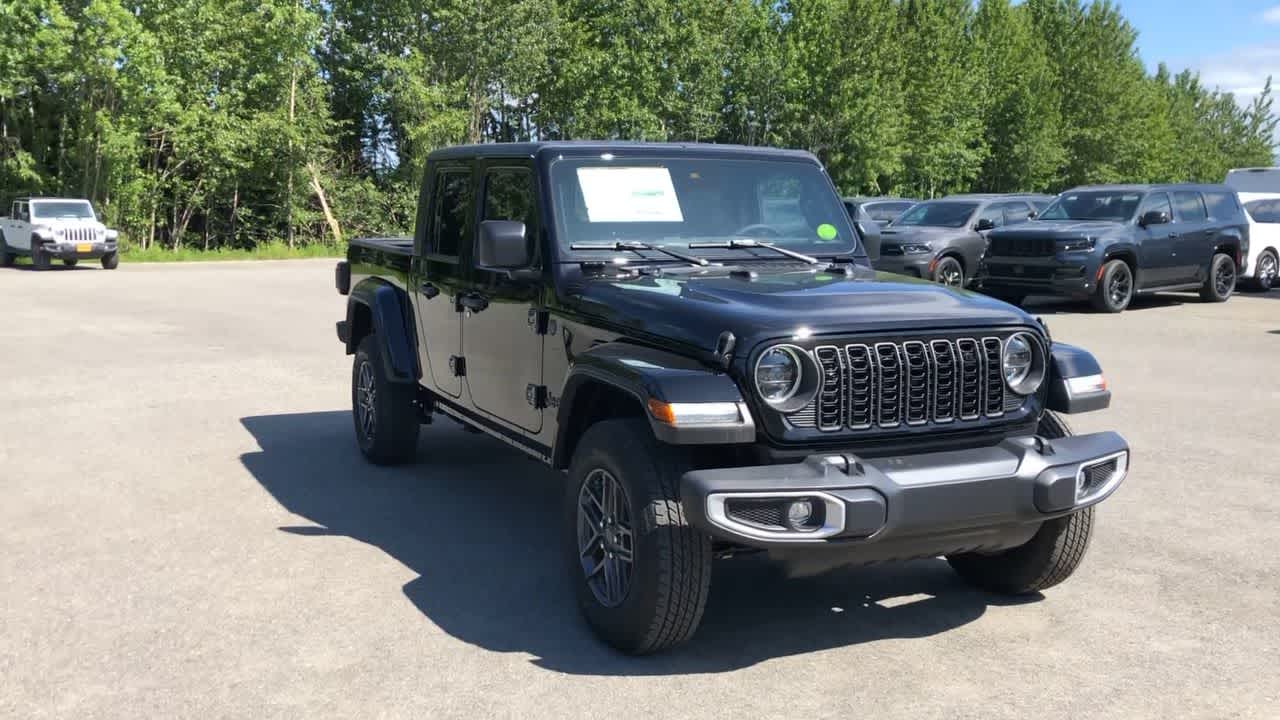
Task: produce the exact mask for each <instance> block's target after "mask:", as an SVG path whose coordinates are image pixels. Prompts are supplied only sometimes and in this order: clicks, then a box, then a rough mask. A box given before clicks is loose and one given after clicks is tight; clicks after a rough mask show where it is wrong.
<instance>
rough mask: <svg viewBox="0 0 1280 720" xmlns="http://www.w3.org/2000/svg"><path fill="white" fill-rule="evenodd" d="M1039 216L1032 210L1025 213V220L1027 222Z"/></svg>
mask: <svg viewBox="0 0 1280 720" xmlns="http://www.w3.org/2000/svg"><path fill="white" fill-rule="evenodd" d="M1039 214H1040V213H1037V212H1036V211H1035V210H1032V211H1031V212H1029V213H1027V219H1028V220H1035V219H1036V215H1039Z"/></svg>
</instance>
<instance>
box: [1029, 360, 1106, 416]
mask: <svg viewBox="0 0 1280 720" xmlns="http://www.w3.org/2000/svg"><path fill="white" fill-rule="evenodd" d="M1049 359H1050V362H1049V398H1048V402H1047V403H1046V405H1045V408H1046V409H1047V410H1052V411H1054V412H1059V413H1064V414H1068V415H1070V414H1076V413H1083V412H1091V411H1093V410H1103V409H1105V408H1107V407H1109V406H1110V405H1111V391H1110V390H1106V389H1103V390H1099V391H1096V392H1090V393H1085V394H1080V393H1072V392H1071V391H1070V389H1069V387H1068V385H1067V380H1069V379H1071V378H1081V377H1089V376H1091V375H1101V374H1102V366H1101V365H1099V364H1098V360H1097V358H1095V357H1094V356H1093V354H1092V353H1090V352H1089V351H1088V350H1085V349H1084V348H1081V347H1077V346H1075V345H1068V344H1066V343H1060V342H1055V343H1053V344H1052V345H1051V346H1050V349H1049Z"/></svg>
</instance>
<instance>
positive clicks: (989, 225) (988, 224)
mask: <svg viewBox="0 0 1280 720" xmlns="http://www.w3.org/2000/svg"><path fill="white" fill-rule="evenodd" d="M995 228H996V223H995V221H994V220H992V219H991V218H982V219H981V220H979V221H978V224H977V225H974V226H973V229H974V230H977V231H978V232H986V231H988V230H994V229H995Z"/></svg>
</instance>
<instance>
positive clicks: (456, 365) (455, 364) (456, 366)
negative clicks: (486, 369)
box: [449, 355, 467, 377]
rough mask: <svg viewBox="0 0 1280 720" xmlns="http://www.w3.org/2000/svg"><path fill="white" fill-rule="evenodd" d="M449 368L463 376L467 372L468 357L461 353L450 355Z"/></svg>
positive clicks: (455, 373) (458, 375)
mask: <svg viewBox="0 0 1280 720" xmlns="http://www.w3.org/2000/svg"><path fill="white" fill-rule="evenodd" d="M449 369H450V370H452V371H453V374H454V375H456V376H457V377H463V376H465V375H466V374H467V359H466V358H464V357H462V356H461V355H450V356H449Z"/></svg>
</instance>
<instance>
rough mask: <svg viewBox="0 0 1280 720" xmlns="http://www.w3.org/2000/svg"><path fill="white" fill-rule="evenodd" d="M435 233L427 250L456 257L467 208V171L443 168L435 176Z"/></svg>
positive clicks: (468, 176)
mask: <svg viewBox="0 0 1280 720" xmlns="http://www.w3.org/2000/svg"><path fill="white" fill-rule="evenodd" d="M435 206H436V211H435V232H434V233H433V237H432V241H431V250H432V252H433V253H435V254H437V255H444V256H447V257H457V256H458V248H460V247H462V242H463V237H464V233H465V232H466V230H467V213H468V211H469V208H470V207H471V172H470V171H468V170H445V171H442V172H441V173H440V175H439V176H438V177H437V179H436V192H435Z"/></svg>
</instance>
